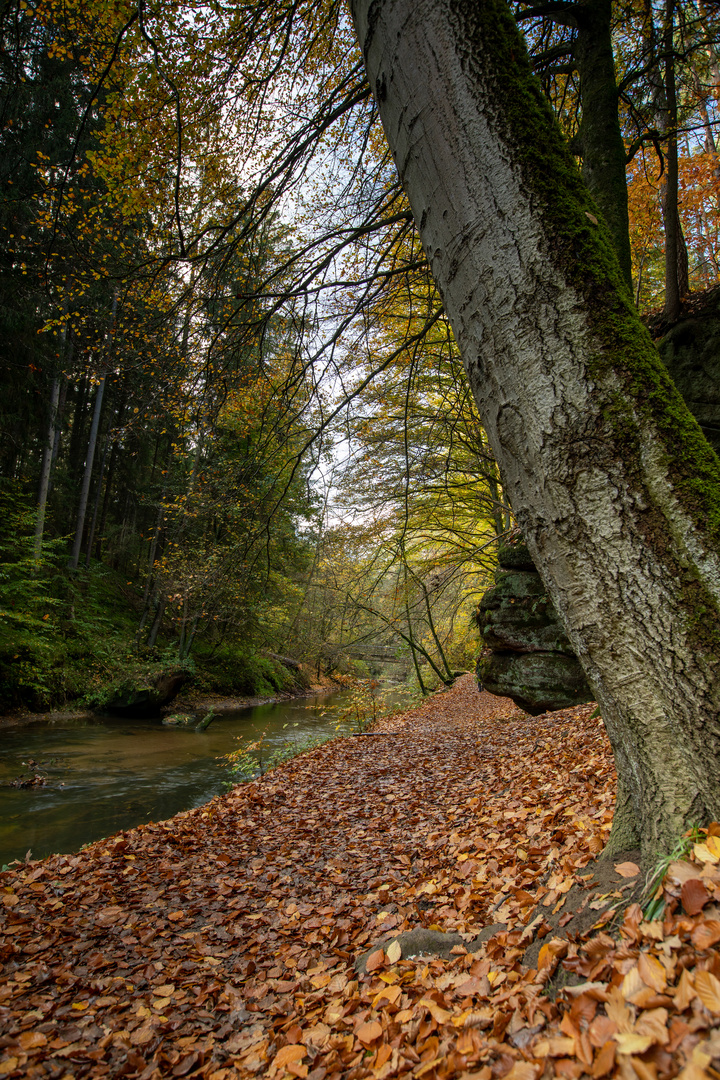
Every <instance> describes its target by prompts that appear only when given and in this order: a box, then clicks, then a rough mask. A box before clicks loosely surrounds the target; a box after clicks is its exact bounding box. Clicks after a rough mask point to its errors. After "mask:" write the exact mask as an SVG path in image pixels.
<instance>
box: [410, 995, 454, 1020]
mask: <svg viewBox="0 0 720 1080" xmlns="http://www.w3.org/2000/svg"><path fill="white" fill-rule="evenodd" d="M418 1005H422V1006H423V1007H424V1008H426V1009H428V1010H429V1011H430V1015H431V1016H432V1018H433V1020H435V1021H436V1022H437V1023H438V1024H446V1023H447V1022H448V1020H449V1019H450V1017H451V1016H452V1013H449V1012H448V1011H447V1009H443V1008H442V1006H440V1005H438V1003H437V1002H436V1001H432V1000H431V999H430V998H421V999H420V1001H418Z"/></svg>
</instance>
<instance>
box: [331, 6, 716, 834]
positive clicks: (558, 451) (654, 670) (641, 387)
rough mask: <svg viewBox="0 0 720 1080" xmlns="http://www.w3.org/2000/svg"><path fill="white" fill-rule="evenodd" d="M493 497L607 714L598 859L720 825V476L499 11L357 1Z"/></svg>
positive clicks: (374, 80)
mask: <svg viewBox="0 0 720 1080" xmlns="http://www.w3.org/2000/svg"><path fill="white" fill-rule="evenodd" d="M352 11H353V17H354V19H355V23H356V28H357V32H358V38H359V41H360V45H361V48H362V50H363V54H364V57H365V63H366V67H367V70H368V76H369V80H370V85H371V87H372V88H373V91H374V93H375V95H376V98H377V101H378V105H379V109H380V115H381V118H382V122H383V125H384V127H385V132H386V134H387V137H388V141H389V143H390V146H391V148H392V151H393V154H394V156H395V161H396V164H397V167H398V170H399V172H400V176H401V179H402V182H403V186H404V188H405V190H406V192H407V193H408V197H409V199H410V203H411V205H412V209H413V213H414V216H415V220H416V222H417V223H418V228H419V231H420V236H421V239H422V242H423V245H424V247H425V250H426V251H427V254H428V258H429V261H430V265H431V268H432V271H433V274H434V277H435V280H436V281H437V283H438V285H439V288H440V290H441V292H442V295H443V299H444V302H445V306H446V309H447V311H448V314H449V317H450V321H451V323H452V327H453V331H454V334H455V337H456V340H457V341H458V344H459V346H460V350H461V353H462V355H463V359H464V362H465V365H466V368H467V371H468V376H469V379H470V384H471V387H472V390H473V393H474V395H475V398H476V401H477V403H478V407H479V411H480V415H481V417H482V420H483V423H484V426H485V429H486V431H487V433H488V438H489V440H490V443H491V446H492V448H493V450H494V453H495V456H496V459H497V461H498V464H499V466H500V469H501V475H502V480H503V488H504V490H505V491H506V492H507V494H508V499H509V502H510V504H511V505H512V507H513V510H514V512H515V515H516V516H517V519H518V523H519V525H520V527H521V529H522V532H523V534H524V536H525V538H526V540H527V543H528V547H529V548H530V551H531V553H532V555H533V558H534V561H535V563H536V565H537V567H538V570H539V571H540V573H541V575H542V578H543V581H544V583H545V585H546V588H547V589H548V591H549V593H550V596H551V597H552V600H553V602H554V604H555V607H556V609H557V610H558V612H559V613H560V616H561V618H562V620H563V623H564V625H565V629H566V631H567V632H568V634H569V636H570V640H571V642H572V644H573V647H574V649H575V651H576V653H577V655H578V658H579V659H580V661H581V663H582V665H583V667H584V668H585V671H586V673H587V675H588V678H589V680H590V682H591V685H592V686H593V688H594V690H595V692H596V695H597V699H598V701H599V703H600V705H601V708H602V716H603V719H604V721H605V726H606V728H607V730H608V733H609V736H610V739H611V742H612V746H613V750H614V753H615V761H616V764H617V771H618V783H619V791H618V802H617V807H616V813H615V820H614V822H613V832H612V835H611V839H610V843H609V847H608V851H609V852H613V851H618V850H622V849H624V848H628V847H631V846H632V845H634V844H635V843H636V842H638V841H640V842H641V843H642V845H643V848H644V850H645V852H646V853H647V854H648V855H651V854H652V853H654V852H656V851H657V850H658V849H660V848H667V847H668V846H669V845H670V844H672V843H673V841H674V840H675V838H676V837H677V835H678V834H679V833H680V832H681V831H682V830H683V829H684V828H686V826H687V823H688V822H689V821H693V820H695V821H699V822H705V821H707V820H708V819H710V818H715V819H717V818H718V817H719V816H720V770H719V769H718V767H717V761H718V756H719V755H720V679H719V678H718V673H719V664H720V557H719V554H718V552H719V550H720V462H718V459H717V458H716V457H715V455H714V454H713V452H712V451H711V449H710V447H709V446H708V444H707V442H706V441H705V439H704V438H703V436H702V433H701V432H700V429H699V427H698V425H697V424H696V422H695V420H694V419H693V418H692V416H691V414H690V413H689V411H688V409H687V407H686V406H685V404H684V402H683V401H682V398H681V397H680V395H679V393H678V392H677V390H676V388H675V387H674V385H673V384H672V382H671V381H670V379H669V377H668V375H667V373H666V371H665V369H664V367H663V365H662V363H661V362H660V359H659V357H658V355H657V352H656V350H655V348H654V346H653V344H652V342H651V340H650V338H649V336H648V334H647V332H646V330H645V329H644V327H643V325H642V323H641V322H640V320H639V318H638V316H637V313H636V311H635V309H634V306H633V304H632V300H631V298H630V297H629V295H628V291H627V287H626V282H625V278H624V275H623V274H622V271H621V270H620V267H619V265H618V262H617V259H616V256H615V252H614V248H613V245H612V242H611V238H610V236H609V234H608V232H607V231H606V229H605V228H604V227H603V223H602V221H601V222H600V224H599V225H596V224H595V223H594V222H593V220H592V213H593V210H592V208H593V204H592V203H591V202H590V198H589V195H588V193H587V189H586V187H585V186H584V184H583V183H582V181H581V179H580V177H579V175H578V173H577V169H576V167H575V165H574V162H573V161H572V159H571V157H570V155H569V152H568V150H567V147H566V146H565V143H564V140H563V138H562V136H561V134H560V131H559V129H558V127H557V125H556V124H555V122H554V120H553V117H552V114H551V112H550V109H549V106H548V105H547V103H546V102H545V100H544V98H543V96H542V92H541V89H540V87H539V85H538V83H537V81H536V80H535V78H534V77H533V76H532V74H531V71H530V67H529V63H528V61H527V56H526V53H525V49H524V46H523V43H522V40H521V38H520V36H519V34H518V32H517V28H516V26H515V24H514V20H513V19H512V17H511V16H510V13H509V10H508V8H507V5H506V4H505V3H504V2H503V0H483V3H477V2H476V0H353V3H352Z"/></svg>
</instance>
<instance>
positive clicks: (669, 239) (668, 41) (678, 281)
mask: <svg viewBox="0 0 720 1080" xmlns="http://www.w3.org/2000/svg"><path fill="white" fill-rule="evenodd" d="M674 30H675V0H666V4H665V32H664V34H663V48H664V51H665V99H666V101H667V126H666V130H667V136H668V140H667V167H666V174H667V175H666V179H665V185H664V188H663V201H662V209H663V222H664V225H665V318H666V319H667V321H668V322H671V323H674V322H677V321H678V319H679V318H680V300H681V298H682V295H683V285H684V286H685V289H684V291H685V292H687V249H686V248H685V241H684V238H683V235H682V226H681V224H680V214H679V211H678V141H677V96H676V93H675V43H674V36H675V34H674ZM683 253H684V256H685V261H684V272H683ZM683 279H684V280H683Z"/></svg>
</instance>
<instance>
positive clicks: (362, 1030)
mask: <svg viewBox="0 0 720 1080" xmlns="http://www.w3.org/2000/svg"><path fill="white" fill-rule="evenodd" d="M382 1033H383V1032H382V1025H381V1024H379V1023H378V1022H377V1020H367V1021H366V1022H365V1023H364V1024H361V1025H360V1027H359V1028H358V1029H357V1031H356V1032H355V1034H356V1035H357V1037H358V1039H359V1040H360V1042H362V1043H365V1044H369V1043H371V1042H375V1040H376V1039H379V1038H380V1037H381V1035H382Z"/></svg>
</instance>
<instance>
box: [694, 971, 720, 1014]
mask: <svg viewBox="0 0 720 1080" xmlns="http://www.w3.org/2000/svg"><path fill="white" fill-rule="evenodd" d="M695 990H696V992H697V996H698V997H699V998H700V1000H701V1001H702V1003H703V1005H704V1006H705V1008H706V1009H709V1010H710V1012H714V1013H720V980H718V979H716V978H715V976H714V975H713V974H712V973H711V972H709V971H696V972H695Z"/></svg>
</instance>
